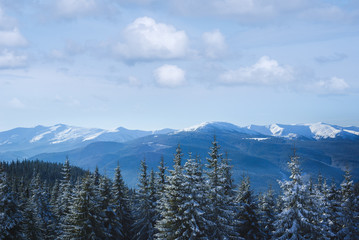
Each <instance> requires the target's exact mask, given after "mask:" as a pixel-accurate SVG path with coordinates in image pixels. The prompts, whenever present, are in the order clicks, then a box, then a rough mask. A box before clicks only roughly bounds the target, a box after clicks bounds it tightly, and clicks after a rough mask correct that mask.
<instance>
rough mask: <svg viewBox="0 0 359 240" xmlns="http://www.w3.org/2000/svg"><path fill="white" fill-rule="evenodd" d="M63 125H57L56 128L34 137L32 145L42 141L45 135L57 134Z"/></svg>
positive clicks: (53, 127)
mask: <svg viewBox="0 0 359 240" xmlns="http://www.w3.org/2000/svg"><path fill="white" fill-rule="evenodd" d="M60 126H61V125H55V126H52V127H50V129H49V130H48V131H46V132H43V133H41V134H39V135H37V136H35V137H33V138H32V139H31V140H30V143H34V142H37V141H40V140H41V139H42V138H43V137H44V136H45V135H47V134H50V133H53V132H55V131H56V130H57V129H58V128H59V127H60Z"/></svg>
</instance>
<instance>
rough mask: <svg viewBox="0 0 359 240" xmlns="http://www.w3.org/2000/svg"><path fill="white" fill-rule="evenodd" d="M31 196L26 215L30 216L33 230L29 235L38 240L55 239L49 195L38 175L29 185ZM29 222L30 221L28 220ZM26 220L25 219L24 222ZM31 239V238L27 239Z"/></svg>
mask: <svg viewBox="0 0 359 240" xmlns="http://www.w3.org/2000/svg"><path fill="white" fill-rule="evenodd" d="M30 190H31V196H30V198H29V199H28V208H29V209H27V211H28V214H31V215H32V217H31V218H32V219H33V220H34V225H35V229H33V231H34V232H33V233H31V235H34V236H36V237H37V238H38V239H49V240H50V239H55V237H56V233H55V230H56V229H55V225H54V214H53V213H52V210H51V206H50V195H49V192H48V189H47V186H46V182H45V183H42V182H41V179H40V174H35V173H34V177H33V179H32V180H31V184H30ZM30 220H31V219H30ZM26 221H27V220H26V219H25V222H26ZM29 238H31V237H29Z"/></svg>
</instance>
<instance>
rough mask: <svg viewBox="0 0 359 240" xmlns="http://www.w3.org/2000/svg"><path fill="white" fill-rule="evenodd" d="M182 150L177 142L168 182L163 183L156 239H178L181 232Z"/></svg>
mask: <svg viewBox="0 0 359 240" xmlns="http://www.w3.org/2000/svg"><path fill="white" fill-rule="evenodd" d="M182 156H183V154H182V150H181V147H180V145H179V144H178V146H177V149H176V154H175V157H174V160H173V161H174V165H173V168H174V169H173V170H171V171H170V176H167V181H168V184H166V185H165V194H164V196H163V198H162V200H161V204H162V206H161V210H162V211H161V216H162V219H161V220H159V221H158V222H157V224H156V228H157V229H158V234H156V237H157V239H166V240H173V239H180V238H181V236H182V234H183V228H182V214H183V212H182V209H180V207H179V206H182V204H183V201H184V196H183V192H184V191H183V169H182V166H181V161H182Z"/></svg>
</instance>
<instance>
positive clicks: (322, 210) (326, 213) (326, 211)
mask: <svg viewBox="0 0 359 240" xmlns="http://www.w3.org/2000/svg"><path fill="white" fill-rule="evenodd" d="M314 195H315V199H316V201H317V206H316V208H317V210H316V212H317V216H318V219H317V224H318V227H319V231H318V232H319V234H320V235H319V234H318V238H321V239H331V238H333V237H334V236H335V234H334V233H333V232H332V231H331V225H332V224H333V222H332V220H331V219H330V200H329V199H328V197H329V188H328V185H327V180H326V179H323V177H322V175H320V174H319V176H318V182H317V184H316V185H315V187H314Z"/></svg>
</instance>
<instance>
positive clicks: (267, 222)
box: [259, 187, 277, 239]
mask: <svg viewBox="0 0 359 240" xmlns="http://www.w3.org/2000/svg"><path fill="white" fill-rule="evenodd" d="M276 205H277V203H276V201H275V197H274V190H273V189H272V187H270V188H269V189H268V191H267V192H266V193H264V194H263V195H262V196H261V197H260V199H259V212H260V214H259V219H260V225H261V229H262V230H263V235H264V239H271V238H272V235H273V231H274V230H275V228H274V221H275V215H276Z"/></svg>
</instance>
